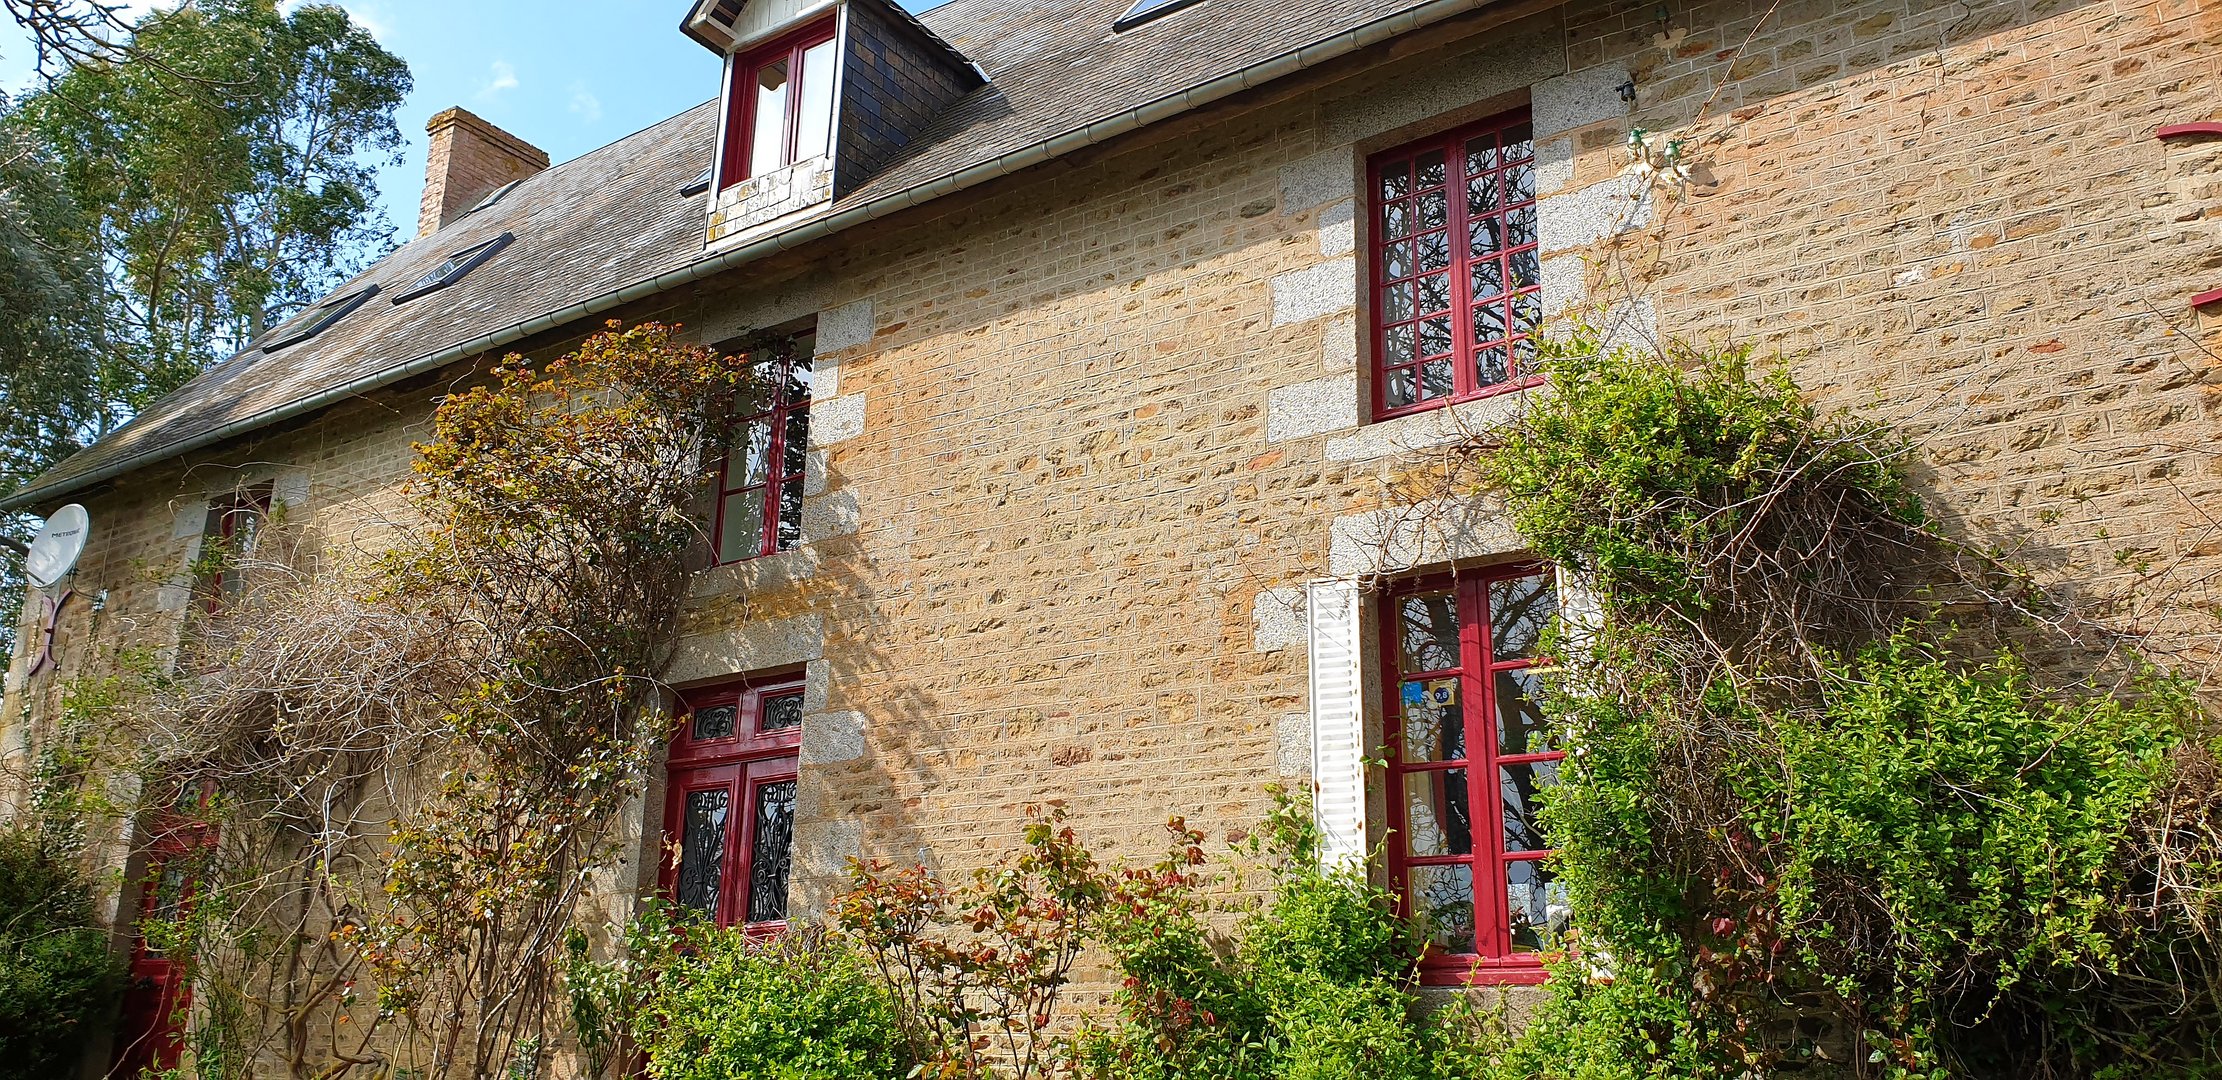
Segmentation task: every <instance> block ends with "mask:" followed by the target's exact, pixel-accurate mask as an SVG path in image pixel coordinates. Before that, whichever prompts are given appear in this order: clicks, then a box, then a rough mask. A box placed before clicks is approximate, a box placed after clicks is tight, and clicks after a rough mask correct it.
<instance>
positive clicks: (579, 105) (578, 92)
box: [571, 82, 602, 124]
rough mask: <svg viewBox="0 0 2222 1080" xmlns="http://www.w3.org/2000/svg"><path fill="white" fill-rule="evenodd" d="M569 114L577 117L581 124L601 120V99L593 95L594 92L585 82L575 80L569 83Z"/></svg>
mask: <svg viewBox="0 0 2222 1080" xmlns="http://www.w3.org/2000/svg"><path fill="white" fill-rule="evenodd" d="M571 115H573V116H576V117H578V118H579V122H580V123H582V124H595V123H599V122H601V119H602V99H601V98H598V97H595V96H594V92H593V91H592V90H588V89H587V88H586V84H585V83H579V82H575V83H572V84H571Z"/></svg>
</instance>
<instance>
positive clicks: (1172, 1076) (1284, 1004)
mask: <svg viewBox="0 0 2222 1080" xmlns="http://www.w3.org/2000/svg"><path fill="white" fill-rule="evenodd" d="M1174 828H1175V832H1176V834H1179V835H1180V837H1181V838H1182V839H1183V841H1184V843H1183V844H1177V845H1176V850H1182V849H1184V850H1186V851H1188V852H1191V853H1196V852H1198V851H1199V849H1197V848H1196V847H1195V846H1194V838H1195V835H1196V834H1194V833H1193V832H1190V831H1188V830H1186V828H1185V826H1184V825H1182V824H1181V823H1179V822H1175V823H1174ZM1309 829H1310V816H1309V808H1308V807H1306V806H1304V805H1303V804H1302V803H1301V802H1299V801H1297V800H1294V799H1290V798H1287V797H1285V796H1284V797H1283V801H1282V804H1281V806H1280V808H1279V809H1278V810H1277V811H1276V812H1275V814H1274V815H1273V816H1272V818H1271V819H1269V820H1268V821H1267V822H1266V823H1265V826H1264V828H1263V829H1261V830H1260V831H1261V833H1262V834H1263V835H1264V836H1266V837H1268V838H1270V840H1269V842H1267V843H1266V844H1264V845H1263V846H1262V847H1261V848H1260V849H1259V850H1258V851H1256V852H1254V853H1256V854H1262V855H1264V856H1266V857H1267V862H1268V864H1269V865H1271V866H1273V867H1274V868H1275V874H1274V886H1275V887H1274V889H1273V895H1272V898H1271V901H1270V902H1269V904H1268V905H1267V906H1266V907H1265V908H1264V909H1263V910H1260V911H1257V912H1253V913H1251V914H1250V915H1248V916H1246V917H1245V918H1243V919H1242V920H1241V921H1240V923H1239V925H1238V926H1237V928H1236V932H1235V935H1234V940H1232V941H1219V940H1216V939H1215V938H1214V937H1213V936H1212V935H1211V933H1210V932H1209V930H1208V929H1207V921H1206V918H1205V916H1206V913H1207V905H1206V904H1205V902H1204V901H1203V899H1202V897H1201V894H1200V892H1199V885H1200V883H1201V875H1200V874H1198V873H1196V872H1194V871H1193V870H1192V869H1191V867H1192V866H1193V865H1194V864H1195V863H1197V862H1200V861H1201V856H1200V854H1192V855H1190V856H1189V857H1187V858H1185V859H1184V858H1180V857H1176V858H1173V859H1169V860H1168V861H1167V862H1165V863H1163V864H1160V865H1159V866H1158V867H1156V868H1153V869H1152V870H1150V871H1136V872H1130V873H1129V874H1128V875H1127V878H1126V881H1125V883H1124V885H1123V887H1122V888H1121V889H1120V890H1118V894H1117V899H1116V901H1115V902H1114V903H1113V904H1111V905H1109V908H1108V911H1109V913H1110V914H1109V916H1108V917H1107V918H1106V919H1105V920H1104V923H1103V925H1102V926H1100V927H1099V928H1098V932H1099V935H1100V937H1101V938H1102V940H1103V941H1104V944H1105V945H1106V947H1107V948H1108V949H1109V951H1110V952H1111V954H1112V957H1113V959H1114V961H1115V962H1116V963H1117V965H1118V968H1119V972H1120V974H1121V975H1122V976H1123V977H1124V980H1123V984H1122V987H1121V989H1120V991H1119V993H1118V995H1117V997H1116V1003H1117V1005H1118V1007H1119V1016H1118V1022H1117V1023H1116V1024H1114V1025H1113V1026H1111V1027H1109V1028H1105V1029H1092V1030H1087V1031H1083V1032H1082V1034H1081V1036H1080V1037H1079V1038H1078V1039H1076V1040H1075V1058H1076V1061H1077V1062H1078V1064H1079V1066H1080V1072H1081V1073H1082V1075H1085V1076H1089V1077H1093V1078H1096V1080H1452V1078H1455V1077H1462V1076H1463V1075H1465V1074H1463V1073H1460V1072H1455V1071H1451V1069H1450V1067H1449V1066H1448V1064H1447V1063H1449V1062H1454V1061H1457V1060H1459V1059H1458V1058H1457V1056H1456V1055H1455V1054H1446V1053H1445V1052H1444V1051H1445V1049H1446V1047H1445V1046H1444V1042H1445V1041H1446V1034H1447V1033H1446V1032H1444V1031H1442V1030H1440V1029H1438V1028H1437V1027H1436V1026H1435V1025H1434V1023H1433V1021H1432V1020H1430V1019H1429V1018H1428V1017H1427V1016H1426V1015H1425V1011H1424V1010H1423V1009H1421V1008H1420V1002H1419V998H1418V995H1417V993H1416V986H1415V980H1414V976H1415V970H1416V969H1415V963H1416V961H1417V959H1418V956H1419V948H1420V940H1419V937H1418V934H1417V933H1416V932H1415V931H1414V929H1413V928H1412V927H1411V925H1410V924H1409V923H1407V922H1406V921H1405V920H1404V919H1402V918H1401V917H1399V916H1398V915H1397V913H1396V907H1395V903H1394V898H1393V897H1391V896H1390V895H1389V894H1388V893H1386V892H1385V891H1383V890H1381V889H1379V888H1377V887H1375V886H1374V885H1372V884H1371V883H1369V882H1368V881H1367V880H1366V879H1365V878H1364V877H1363V876H1362V875H1361V874H1360V873H1358V872H1357V871H1355V870H1321V869H1319V868H1318V867H1317V865H1316V864H1315V863H1314V861H1313V853H1314V852H1315V851H1316V843H1315V838H1314V837H1312V836H1311V834H1310V832H1309Z"/></svg>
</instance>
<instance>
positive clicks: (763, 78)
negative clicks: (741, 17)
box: [718, 19, 840, 187]
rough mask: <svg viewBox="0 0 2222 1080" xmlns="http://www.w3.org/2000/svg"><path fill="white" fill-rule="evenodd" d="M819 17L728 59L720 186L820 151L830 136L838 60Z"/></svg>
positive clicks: (827, 23)
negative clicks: (729, 73)
mask: <svg viewBox="0 0 2222 1080" xmlns="http://www.w3.org/2000/svg"><path fill="white" fill-rule="evenodd" d="M833 32H834V22H833V20H832V19H825V20H822V21H820V22H817V23H813V24H812V25H810V26H806V27H804V28H802V29H800V30H797V31H795V32H794V33H791V34H788V35H786V36H785V37H782V38H780V39H779V40H777V41H774V42H771V43H769V44H767V45H764V46H762V47H759V48H755V49H751V50H749V51H748V52H745V53H742V54H740V55H739V56H736V57H734V58H733V65H732V69H731V70H732V73H733V74H732V79H733V85H732V87H731V88H730V90H729V91H728V94H727V98H726V119H725V153H724V157H723V161H722V163H721V164H720V166H719V168H718V173H719V175H720V176H721V177H722V178H723V179H722V180H721V181H720V183H721V185H722V186H724V187H732V186H733V185H735V184H738V183H740V182H741V181H743V180H746V179H748V178H749V177H752V176H762V175H764V174H765V173H768V172H774V171H777V170H779V169H784V168H786V167H787V166H789V165H792V164H794V163H795V162H798V161H808V160H810V159H811V158H814V157H820V156H823V155H824V154H825V153H826V151H827V150H828V149H830V148H831V146H832V142H833V88H834V79H835V75H836V74H837V73H838V69H839V66H840V62H839V55H840V50H839V49H837V48H836V47H835V46H834V41H833Z"/></svg>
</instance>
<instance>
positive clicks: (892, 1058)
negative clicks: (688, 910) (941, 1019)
mask: <svg viewBox="0 0 2222 1080" xmlns="http://www.w3.org/2000/svg"><path fill="white" fill-rule="evenodd" d="M686 943H687V948H686V950H685V951H684V952H683V953H680V954H678V955H677V957H676V958H675V959H674V960H673V961H672V962H671V963H670V965H669V966H668V967H665V968H664V969H663V970H662V971H661V972H660V973H659V974H658V976H657V979H656V982H655V991H654V993H653V994H652V995H650V996H649V998H648V999H647V1001H646V1003H645V1007H644V1008H643V1010H642V1013H641V1021H642V1022H640V1023H638V1024H636V1025H635V1027H634V1030H635V1031H636V1032H638V1033H639V1035H640V1037H641V1046H642V1049H643V1050H644V1051H645V1052H646V1054H647V1057H648V1068H649V1072H650V1073H651V1074H652V1075H654V1076H656V1077H659V1078H661V1080H733V1078H735V1077H752V1078H755V1077H761V1078H763V1080H898V1078H900V1077H903V1076H904V1075H906V1074H907V1073H908V1072H909V1069H910V1065H909V1058H908V1055H907V1052H906V1047H905V1046H904V1043H903V1035H902V1030H901V1028H900V1027H899V1026H898V1025H897V1023H896V1018H895V1002H894V998H893V997H892V996H891V995H890V993H889V991H888V988H887V986H886V984H885V983H883V982H881V981H880V980H878V979H877V978H875V977H874V976H873V974H872V971H871V969H870V968H869V967H868V966H867V965H866V964H865V962H864V961H863V960H862V959H861V958H860V957H858V956H857V955H856V953H855V952H853V951H851V950H850V949H848V948H846V947H845V946H843V945H842V944H840V943H839V942H836V941H832V940H829V939H827V938H825V937H823V936H820V935H817V934H813V933H796V934H790V935H787V936H784V937H779V938H775V939H771V940H767V941H754V940H751V939H750V938H749V937H748V935H747V934H745V933H743V932H741V931H738V930H713V929H710V928H707V927H689V928H688V929H687V932H686Z"/></svg>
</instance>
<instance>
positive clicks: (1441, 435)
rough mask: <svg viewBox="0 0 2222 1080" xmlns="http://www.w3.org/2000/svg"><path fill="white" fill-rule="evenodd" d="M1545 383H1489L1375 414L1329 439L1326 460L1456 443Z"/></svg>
mask: <svg viewBox="0 0 2222 1080" xmlns="http://www.w3.org/2000/svg"><path fill="white" fill-rule="evenodd" d="M1543 383H1544V380H1543V379H1542V378H1541V377H1540V376H1538V377H1535V378H1531V379H1525V380H1521V381H1519V382H1514V383H1506V384H1504V385H1503V386H1493V387H1490V388H1489V392H1488V393H1484V394H1476V395H1474V396H1472V397H1467V398H1460V399H1457V400H1455V401H1440V402H1434V401H1431V402H1428V403H1427V404H1426V405H1424V406H1420V407H1418V408H1413V409H1406V410H1402V411H1399V412H1397V413H1395V414H1393V415H1390V416H1387V417H1379V418H1376V419H1375V420H1374V421H1373V422H1371V423H1368V424H1365V425H1364V426H1361V427H1359V428H1357V429H1356V430H1354V431H1352V432H1351V433H1349V434H1347V435H1340V436H1336V437H1334V438H1330V439H1328V440H1327V449H1326V453H1327V460H1329V461H1369V460H1372V459H1374V458H1381V457H1388V456H1390V455H1393V454H1401V453H1412V452H1416V451H1425V450H1428V449H1430V448H1433V447H1437V446H1442V445H1444V444H1446V443H1452V442H1457V441H1458V440H1459V439H1461V438H1464V437H1467V436H1470V435H1474V434H1478V433H1480V432H1483V431H1487V430H1488V429H1490V428H1492V427H1495V426H1496V425H1498V424H1501V423H1503V422H1504V421H1506V420H1509V419H1511V418H1512V417H1513V415H1514V414H1516V413H1517V412H1518V411H1519V410H1520V409H1521V408H1522V407H1523V406H1524V405H1525V403H1526V401H1527V394H1528V392H1529V391H1530V390H1533V389H1535V388H1537V387H1540V386H1542V385H1543Z"/></svg>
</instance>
